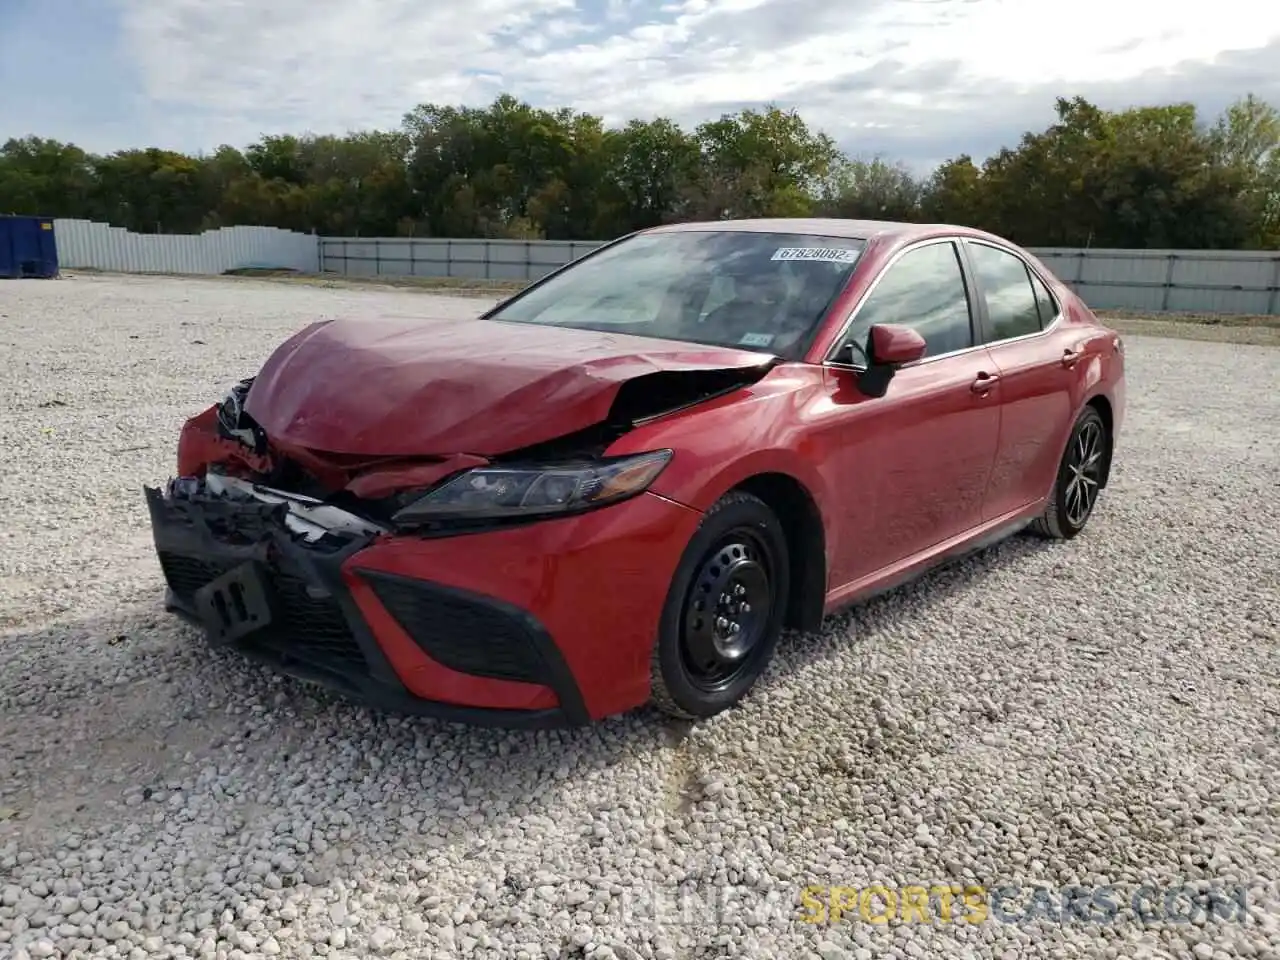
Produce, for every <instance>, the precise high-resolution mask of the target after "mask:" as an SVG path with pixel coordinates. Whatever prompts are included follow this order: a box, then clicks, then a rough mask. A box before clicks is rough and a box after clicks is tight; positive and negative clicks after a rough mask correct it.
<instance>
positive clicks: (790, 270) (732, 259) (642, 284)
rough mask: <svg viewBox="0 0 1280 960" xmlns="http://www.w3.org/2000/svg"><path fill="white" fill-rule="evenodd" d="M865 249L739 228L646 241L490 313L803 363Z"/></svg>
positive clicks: (636, 240) (573, 269)
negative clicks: (811, 341) (815, 333)
mask: <svg viewBox="0 0 1280 960" xmlns="http://www.w3.org/2000/svg"><path fill="white" fill-rule="evenodd" d="M864 246H865V244H864V242H863V241H862V240H857V239H852V238H849V237H822V236H809V235H802V234H793V233H752V232H746V231H737V230H707V231H701V230H699V231H677V232H672V233H648V234H639V235H637V236H634V237H629V238H627V239H626V240H622V241H620V242H618V243H616V244H614V245H613V246H612V247H610V248H608V249H606V250H603V251H601V252H600V253H597V254H595V255H593V256H590V257H588V258H586V259H584V260H582V261H581V262H579V263H577V264H574V265H572V266H569V267H567V268H566V269H565V270H563V271H562V272H561V273H559V274H557V275H556V276H554V277H552V278H551V279H550V280H548V281H547V282H545V283H544V284H542V285H541V286H539V287H537V288H535V289H533V290H530V291H529V292H528V293H525V294H523V295H521V296H518V297H517V298H515V299H514V300H512V301H510V302H509V303H507V304H504V305H502V306H500V307H498V308H497V309H496V310H494V311H493V312H492V313H490V314H489V315H488V316H489V318H490V319H493V320H506V321H511V322H516V323H538V324H546V325H549V326H558V327H578V328H580V329H586V330H601V331H609V332H616V333H629V334H637V335H640V336H647V337H662V338H664V339H669V340H683V341H687V342H691V343H705V344H713V345H716V346H722V347H736V348H739V349H746V350H762V351H767V352H769V353H772V354H775V355H777V356H780V357H785V358H788V359H795V358H797V357H798V356H800V355H801V354H802V353H803V351H804V348H805V346H806V345H807V343H808V341H809V338H810V336H811V335H812V333H813V331H814V329H815V327H816V326H817V324H818V321H819V320H821V319H822V317H823V315H824V314H825V313H826V311H827V308H828V307H829V306H830V304H831V301H832V300H833V299H834V298H835V296H836V294H838V293H839V292H840V290H841V289H842V288H843V287H844V284H845V281H846V280H847V279H848V278H849V275H850V273H852V272H853V268H854V265H855V264H856V263H857V260H858V256H859V255H860V254H861V252H862V249H863V247H864Z"/></svg>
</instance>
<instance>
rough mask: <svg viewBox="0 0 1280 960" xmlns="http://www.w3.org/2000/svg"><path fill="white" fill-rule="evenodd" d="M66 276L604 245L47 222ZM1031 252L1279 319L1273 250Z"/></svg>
mask: <svg viewBox="0 0 1280 960" xmlns="http://www.w3.org/2000/svg"><path fill="white" fill-rule="evenodd" d="M54 231H55V237H56V239H57V244H58V257H59V260H60V263H61V265H62V266H63V267H67V268H71V269H74V268H76V267H93V268H97V269H99V270H116V271H123V272H137V273H149V272H157V273H202V274H219V273H225V272H226V271H228V270H235V269H242V268H246V267H268V268H283V269H290V270H298V271H300V272H303V273H317V272H322V271H323V272H332V273H338V274H345V275H348V276H355V277H459V278H469V279H486V278H487V279H494V280H517V281H519V280H535V279H537V278H539V277H542V276H545V275H546V274H547V273H550V272H551V271H552V270H554V269H556V268H557V267H560V266H562V265H563V264H565V263H568V262H569V261H571V260H575V259H577V258H578V257H581V256H583V255H584V254H586V253H589V252H590V251H591V250H594V249H595V248H596V247H598V246H600V243H599V242H593V241H557V240H450V239H438V238H430V239H417V238H415V239H407V238H383V237H370V238H363V237H316V236H313V235H311V234H304V233H294V232H292V231H289V230H278V229H276V228H275V227H227V228H225V229H222V230H210V231H208V232H206V233H202V234H198V235H189V236H184V235H168V234H164V235H144V234H135V233H130V232H129V231H127V230H124V229H121V228H119V227H112V226H109V225H107V224H105V223H92V222H90V221H87V220H57V221H55V223H54ZM1032 252H1034V253H1035V254H1036V255H1037V256H1039V257H1040V258H1041V259H1042V260H1043V261H1044V263H1045V265H1046V266H1048V267H1049V269H1050V270H1052V271H1054V273H1056V274H1057V275H1058V276H1059V277H1060V278H1061V279H1062V280H1063V281H1064V282H1066V283H1067V284H1068V285H1070V286H1071V287H1073V288H1074V289H1075V290H1076V291H1077V292H1079V293H1080V295H1081V296H1083V297H1084V299H1085V301H1086V302H1088V303H1089V304H1090V305H1091V306H1093V307H1096V308H1100V309H1109V310H1116V309H1123V310H1135V311H1141V312H1148V313H1160V312H1164V311H1189V312H1196V313H1220V314H1272V315H1280V251H1234V250H1078V249H1063V248H1054V249H1035V250H1033V251H1032Z"/></svg>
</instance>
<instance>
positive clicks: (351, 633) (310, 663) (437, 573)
mask: <svg viewBox="0 0 1280 960" xmlns="http://www.w3.org/2000/svg"><path fill="white" fill-rule="evenodd" d="M145 492H146V499H147V503H148V507H149V509H150V513H151V524H152V531H153V536H154V539H155V545H156V550H157V553H158V555H159V559H160V564H161V567H162V568H163V571H164V575H165V579H166V581H167V586H168V589H167V592H166V605H167V606H168V607H169V609H171V610H173V611H175V612H177V613H179V614H181V615H183V616H184V617H185V618H187V619H188V620H191V621H193V622H194V623H196V624H197V625H200V626H203V627H204V628H205V629H206V633H207V635H208V636H209V637H210V640H211V642H214V643H218V642H222V643H225V644H226V645H227V646H230V647H233V648H234V649H236V650H238V651H240V652H241V653H243V654H245V655H247V656H250V657H253V658H254V659H258V660H261V661H265V662H266V663H268V664H270V665H271V666H272V667H274V668H275V669H277V670H279V671H280V672H282V673H286V674H288V675H291V676H294V677H296V678H298V679H301V680H304V681H307V682H310V683H316V684H320V685H322V686H325V687H328V688H330V689H334V690H336V691H338V692H340V693H342V694H344V695H346V696H348V697H351V698H353V699H357V700H360V701H363V702H366V703H368V704H370V705H372V706H375V707H378V708H382V709H387V710H392V711H396V712H406V713H416V714H424V715H430V716H436V717H439V718H441V719H446V720H454V721H458V722H463V723H469V724H480V725H497V726H514V727H560V726H575V725H580V724H584V723H587V722H589V721H590V720H592V719H596V718H599V717H601V716H605V715H608V714H611V713H616V712H621V711H622V710H626V709H630V708H631V707H634V706H638V705H639V704H640V703H643V702H644V700H645V699H647V696H648V662H649V654H650V651H651V649H652V643H653V639H654V637H655V636H656V633H657V628H658V616H659V613H660V610H661V607H662V603H663V600H664V599H665V595H666V590H667V586H668V585H669V583H670V580H671V576H672V574H673V573H674V570H675V566H676V564H677V562H678V560H679V556H680V553H681V551H682V550H683V547H684V544H685V543H686V542H687V541H688V537H689V536H691V535H692V532H693V529H694V528H695V527H696V525H697V522H698V519H699V518H700V515H699V514H698V513H696V512H695V511H692V510H689V509H687V508H684V507H681V506H679V505H676V504H673V503H670V502H669V501H666V500H663V499H662V498H660V497H654V496H651V495H647V494H646V495H642V496H640V497H637V498H635V499H634V500H632V501H628V502H625V503H622V504H617V505H614V506H612V507H608V508H605V509H602V510H599V511H595V512H593V513H588V514H583V515H581V516H578V517H573V518H563V519H558V520H550V521H544V522H541V523H536V524H530V525H528V526H523V527H518V528H511V529H506V530H495V531H490V532H483V533H472V534H466V535H460V536H455V537H449V538H441V539H425V538H418V537H412V536H404V535H394V534H391V533H390V532H387V531H381V530H371V529H360V525H359V524H358V523H357V524H350V525H347V526H346V527H342V526H341V524H339V525H336V526H334V527H333V529H330V530H317V529H316V528H315V527H314V526H313V527H312V529H311V530H310V531H308V530H306V529H305V523H300V522H299V520H298V517H297V515H296V514H293V515H291V513H290V508H289V505H288V504H282V503H280V502H275V503H269V502H261V501H259V500H254V499H249V498H245V497H243V496H233V497H228V496H227V495H226V494H225V493H224V492H219V493H217V494H211V493H210V492H209V489H208V487H207V486H206V484H205V483H204V482H203V481H184V482H183V485H182V487H181V488H179V485H176V484H175V485H171V487H170V489H169V490H167V491H161V490H158V489H154V488H147V489H146V491H145ZM352 519H353V520H354V519H356V518H352ZM245 565H249V566H248V567H246V566H245ZM244 570H248V571H249V577H250V580H251V581H252V582H254V583H255V584H257V585H258V586H260V587H261V588H262V592H263V594H264V601H265V603H266V606H267V607H268V608H269V616H268V618H267V620H268V622H267V623H266V625H265V626H263V627H261V628H254V629H251V630H250V631H249V632H247V633H243V635H240V636H234V637H232V638H231V639H228V640H225V641H224V640H220V639H219V631H218V629H217V626H216V624H215V625H214V626H210V623H211V619H210V616H211V614H210V609H211V608H210V590H211V589H213V588H210V587H209V585H210V584H214V583H215V581H219V578H224V580H225V579H226V578H228V576H229V577H230V578H231V579H233V580H234V579H235V578H237V577H239V576H240V574H239V573H231V572H232V571H244ZM606 582H607V583H608V589H605V590H602V589H601V587H602V585H603V584H604V583H606ZM235 589H239V588H238V587H236V588H235ZM254 590H255V591H256V590H257V587H255V588H254ZM215 592H220V588H219V590H217V591H215ZM251 592H254V591H251ZM219 602H222V601H219Z"/></svg>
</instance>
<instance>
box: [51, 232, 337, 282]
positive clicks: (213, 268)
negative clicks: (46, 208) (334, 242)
mask: <svg viewBox="0 0 1280 960" xmlns="http://www.w3.org/2000/svg"><path fill="white" fill-rule="evenodd" d="M53 230H54V238H55V240H56V241H57V245H58V264H59V266H60V267H62V268H67V269H73V270H74V269H75V268H77V267H81V268H84V267H88V268H92V269H96V270H113V271H120V272H123V273H199V274H219V273H226V272H227V271H228V270H240V269H244V268H246V267H270V268H274V269H288V270H298V271H301V272H303V273H318V272H319V270H320V257H319V244H318V242H317V238H316V237H315V236H313V235H312V234H308V233H295V232H293V231H291V230H279V229H277V228H275V227H224V228H222V229H220V230H207V231H205V232H204V233H198V234H143V233H131V232H129V231H128V230H125V229H124V228H123V227H113V226H111V225H110V224H106V223H95V222H93V221H90V220H55V221H54V223H53Z"/></svg>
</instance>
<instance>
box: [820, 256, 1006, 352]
mask: <svg viewBox="0 0 1280 960" xmlns="http://www.w3.org/2000/svg"><path fill="white" fill-rule="evenodd" d="M960 239H962V238H961V237H958V236H946V237H929V238H928V239H926V240H917V241H916V242H915V243H911V244H908V245H907V246H905V247H903V248H902V249H901V250H899V251H898V252H897V253H895V254H894V255H893V256H892V257H890V258H889V261H888V262H887V263H886V264H885V265H884V266H883V267H881V268H880V273H879V274H877V276H876V278H875V279H874V280H872V281H871V285H870V286H869V287H867V289H866V291H865V292H864V293H863V294H862V297H861V299H859V300H858V302H857V303H856V304H854V306H853V309H852V310H850V311H849V316H848V317H846V318H845V321H844V323H843V324H842V325H841V327H840V333H839V334H838V335H837V336H836V339H835V343H834V346H832V347H831V349H830V350H828V351H827V355H826V356H825V357H824V358H823V360H822V365H823V366H824V367H832V368H834V369H837V370H853V371H855V372H858V373H862V372H864V371H866V369H867V368H866V367H865V366H861V365H859V364H854V363H840V362H839V361H838V360H835V359H833V358H834V355H835V354H836V352H837V351H839V349H840V347H841V346H843V345H844V342H845V337H846V336H847V335H848V333H849V328H850V327H852V326H853V324H854V321H855V320H857V319H858V314H859V313H861V312H862V308H863V307H864V306H865V305H866V303H867V301H868V300H870V299H871V295H872V294H873V293H875V292H876V287H878V286H880V281H881V280H883V279H884V278H885V274H887V273H888V272H889V271H890V270H892V269H893V267H894V266H895V265H896V264H897V263H898V261H899V260H901V259H902V258H903V257H905V256H906V255H907V254H908V253H911V252H913V251H915V250H921V249H923V248H925V247H930V246H933V245H934V244H938V243H949V244H951V247H952V250H953V251H954V253H955V255H956V264H957V266H959V267H960V279H961V280H962V281H964V282H966V289H965V296H966V297H967V298H968V299H969V328H970V331H971V333H972V334H973V335H975V336H976V335H977V332H978V331H977V318H976V317H975V316H974V303H973V298H972V296H971V295H970V291H969V290H968V287H967V281H968V277H967V276H966V274H965V266H964V263H963V262H962V261H961V259H960V258H961V257H962V254H961V252H960V250H959V248H958V247H957V246H956V244H957V242H958V241H959V240H960ZM985 346H986V344H981V343H975V344H972V345H970V346H968V347H963V348H961V349H959V350H948V351H947V352H946V353H938V354H934V355H933V356H931V357H921V358H920V359H919V360H912V361H911V362H910V363H904V364H903V365H902V366H901V367H899V368H898V369H899V370H909V369H911V368H912V367H918V366H922V365H923V364H926V363H932V362H933V361H935V360H945V359H946V358H948V357H958V356H960V355H961V354H964V353H972V352H973V351H974V350H980V349H982V348H984V347H985Z"/></svg>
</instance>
